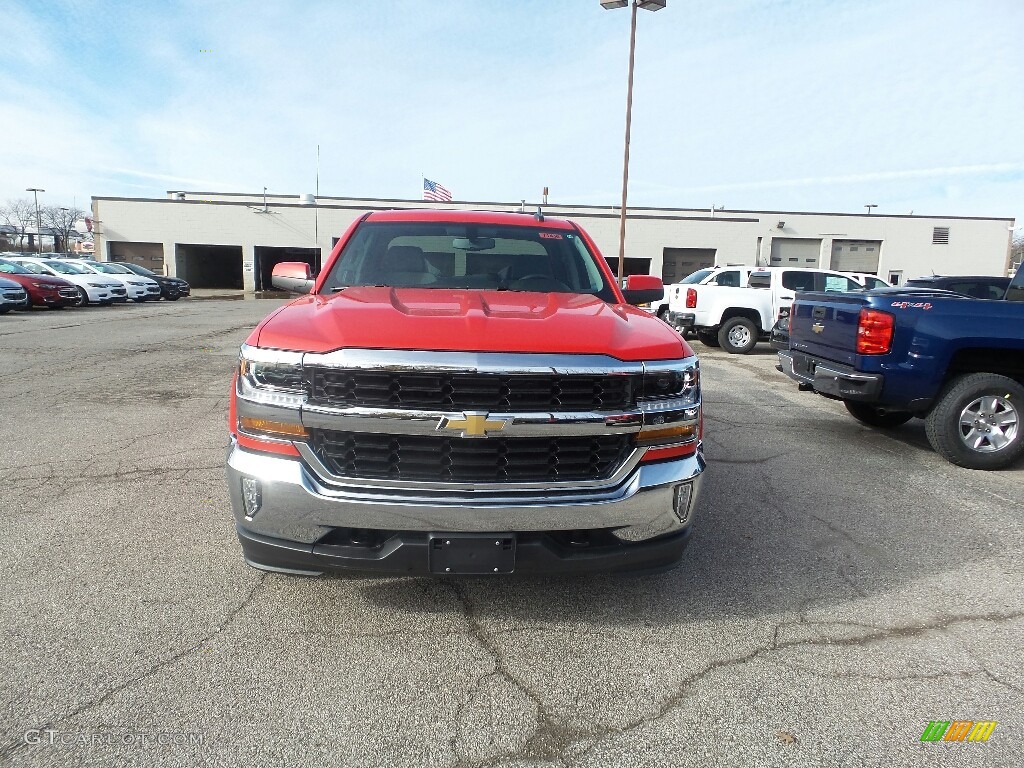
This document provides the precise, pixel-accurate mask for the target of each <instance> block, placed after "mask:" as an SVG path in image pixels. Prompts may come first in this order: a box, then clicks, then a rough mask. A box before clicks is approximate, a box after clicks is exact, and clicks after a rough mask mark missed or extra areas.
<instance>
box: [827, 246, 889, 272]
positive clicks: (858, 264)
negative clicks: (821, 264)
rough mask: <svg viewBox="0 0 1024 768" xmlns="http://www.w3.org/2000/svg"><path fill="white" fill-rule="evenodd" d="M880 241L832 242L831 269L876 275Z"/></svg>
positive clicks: (880, 247)
mask: <svg viewBox="0 0 1024 768" xmlns="http://www.w3.org/2000/svg"><path fill="white" fill-rule="evenodd" d="M881 250H882V241H881V240H833V241H832V263H831V265H830V266H831V268H832V269H834V270H836V271H837V272H870V273H871V274H877V273H878V254H879V252H880V251H881Z"/></svg>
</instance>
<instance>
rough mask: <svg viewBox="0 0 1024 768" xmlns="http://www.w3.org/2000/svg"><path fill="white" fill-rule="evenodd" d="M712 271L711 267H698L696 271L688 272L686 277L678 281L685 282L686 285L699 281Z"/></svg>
mask: <svg viewBox="0 0 1024 768" xmlns="http://www.w3.org/2000/svg"><path fill="white" fill-rule="evenodd" d="M714 271H715V270H713V269H698V270H697V271H696V272H691V273H690V274H688V275H687V276H686V277H684V278H683V279H682V280H680V281H679V282H680V283H686V284H687V285H692V284H694V283H699V282H700V281H701V280H703V279H704V278H705V277H707V276H708V275H710V274H711V273H712V272H714Z"/></svg>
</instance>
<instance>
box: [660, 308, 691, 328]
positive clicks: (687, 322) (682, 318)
mask: <svg viewBox="0 0 1024 768" xmlns="http://www.w3.org/2000/svg"><path fill="white" fill-rule="evenodd" d="M694 317H695V315H694V314H693V313H692V312H669V313H668V315H667V317H666V320H667V321H668V324H669V325H671V326H673V327H674V328H678V329H679V330H681V331H690V330H693V321H694Z"/></svg>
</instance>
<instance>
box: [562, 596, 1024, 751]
mask: <svg viewBox="0 0 1024 768" xmlns="http://www.w3.org/2000/svg"><path fill="white" fill-rule="evenodd" d="M1021 618H1024V611H1020V612H1015V613H987V614H980V615H977V616H970V615H953V616H947V617H946V618H944V619H940V620H938V621H934V622H931V623H928V624H920V625H916V626H907V627H891V628H879V629H878V630H877V631H875V632H871V633H868V634H866V635H862V636H860V637H849V638H831V637H827V636H819V637H812V638H805V639H803V640H791V641H786V642H781V643H780V642H779V631H780V629H782V628H783V627H785V626H791V625H798V624H802V623H804V622H799V621H796V622H779V623H777V624H776V625H775V629H774V631H773V633H772V640H771V642H769V643H768V644H767V645H764V646H761V647H758V648H755V649H753V650H751V651H749V652H747V653H745V654H742V655H740V656H735V657H732V658H728V659H721V660H719V661H716V662H713V663H711V664H708V665H707V666H706V667H704V668H703V669H701V670H700V671H698V672H695V673H694V674H692V675H690V676H689V677H687V678H685V679H684V680H683V681H682V683H681V685H680V686H679V688H678V689H677V690H676V692H675V693H673V694H672V695H671V696H669V697H668V698H667V699H665V700H664V701H663V702H662V703H661V705H660V706H659V707H658V709H657V710H656V711H655V712H654V714H653V715H650V716H647V717H643V718H638V719H637V720H635V721H633V722H631V723H628V724H627V725H626V726H624V727H621V728H609V729H607V735H609V736H621V735H624V734H627V733H629V732H631V731H634V730H636V729H637V728H640V727H642V726H644V725H648V724H651V723H654V722H657V721H658V720H660V719H661V718H663V717H665V715H667V714H669V713H670V712H671V711H672V710H674V709H675V708H676V707H678V706H679V705H680V704H681V703H682V702H683V700H684V699H686V698H687V696H688V695H689V693H690V692H691V690H692V689H693V688H694V687H695V686H696V685H698V684H699V683H701V682H702V681H703V680H704V678H706V677H708V676H709V675H711V674H713V673H714V672H717V671H718V670H720V669H728V668H731V667H739V666H743V665H745V664H748V663H750V662H752V661H754V660H756V659H758V658H761V657H763V656H766V655H768V654H772V653H776V652H778V651H784V650H789V649H790V648H801V647H814V646H866V645H870V644H873V643H878V642H885V641H887V640H891V639H905V638H913V637H918V636H920V635H924V634H927V633H929V632H936V631H942V630H945V629H948V628H949V627H951V626H954V625H957V624H964V623H972V622H978V621H983V622H988V623H997V622H1005V621H1015V620H1017V619H1021ZM814 623H819V622H814ZM828 623H829V624H831V625H832V626H843V625H844V624H845V622H828ZM811 624H812V625H813V623H811ZM855 626H863V625H855ZM600 743H601V741H600V740H598V741H596V742H595V743H594V744H592V745H591V746H589V747H588V748H587V749H586V750H584V752H582V753H581V754H580V755H579V756H578V758H577V759H578V760H581V759H582V758H584V757H586V756H587V755H588V754H589V753H590V752H591V751H592V750H593V749H594V748H595V747H597V746H598V745H599V744H600Z"/></svg>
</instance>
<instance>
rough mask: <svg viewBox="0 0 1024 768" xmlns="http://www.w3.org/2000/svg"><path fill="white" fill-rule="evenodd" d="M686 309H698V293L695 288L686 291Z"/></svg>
mask: <svg viewBox="0 0 1024 768" xmlns="http://www.w3.org/2000/svg"><path fill="white" fill-rule="evenodd" d="M686 308H687V309H696V308H697V291H696V290H695V289H693V288H687V289H686Z"/></svg>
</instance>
